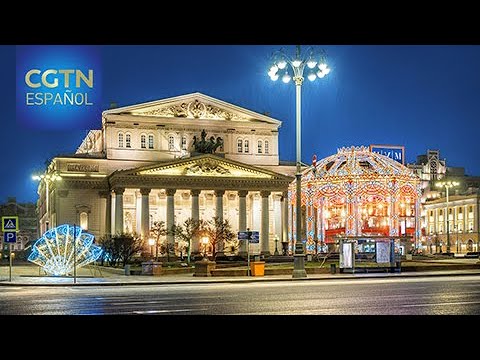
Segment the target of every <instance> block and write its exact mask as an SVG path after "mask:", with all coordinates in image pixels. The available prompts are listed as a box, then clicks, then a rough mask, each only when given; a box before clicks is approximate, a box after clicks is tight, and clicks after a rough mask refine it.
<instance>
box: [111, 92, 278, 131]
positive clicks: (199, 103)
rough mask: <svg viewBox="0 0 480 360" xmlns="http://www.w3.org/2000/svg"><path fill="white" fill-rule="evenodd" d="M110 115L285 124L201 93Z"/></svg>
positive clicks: (137, 106) (130, 107)
mask: <svg viewBox="0 0 480 360" xmlns="http://www.w3.org/2000/svg"><path fill="white" fill-rule="evenodd" d="M109 114H128V115H134V116H145V117H153V118H155V117H158V118H187V119H199V120H219V121H243V122H249V121H254V122H264V123H269V124H275V125H280V124H281V121H279V120H276V119H274V118H271V117H269V116H266V115H263V114H259V113H257V112H254V111H251V110H248V109H245V108H242V107H240V106H237V105H234V104H230V103H227V102H225V101H222V100H219V99H216V98H213V97H210V96H208V95H205V94H202V93H198V92H196V93H193V94H187V95H181V96H176V97H172V98H167V99H162V100H157V101H151V102H148V103H143V104H138V105H132V106H125V107H122V108H116V109H112V110H107V111H104V112H103V115H109Z"/></svg>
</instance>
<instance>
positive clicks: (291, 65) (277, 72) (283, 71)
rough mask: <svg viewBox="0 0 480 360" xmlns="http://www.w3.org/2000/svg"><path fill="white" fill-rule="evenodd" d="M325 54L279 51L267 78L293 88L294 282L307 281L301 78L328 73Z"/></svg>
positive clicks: (317, 51) (310, 50)
mask: <svg viewBox="0 0 480 360" xmlns="http://www.w3.org/2000/svg"><path fill="white" fill-rule="evenodd" d="M325 60H326V54H325V51H324V50H321V49H315V48H313V47H310V48H308V50H307V52H306V53H303V54H302V52H301V47H300V45H297V47H296V51H295V55H293V56H290V55H288V54H287V53H286V52H285V50H284V49H280V50H278V51H276V52H274V53H273V55H272V66H271V67H270V71H269V72H268V75H269V76H270V79H271V80H272V81H277V80H278V79H279V78H281V79H282V82H284V83H285V84H288V83H289V82H290V80H292V79H293V81H294V83H295V88H296V102H295V104H296V116H295V117H296V166H297V168H296V173H295V177H296V221H295V236H296V242H295V253H294V263H293V273H292V277H293V278H302V277H307V273H306V271H305V253H304V249H303V242H302V231H301V227H302V195H301V191H302V187H301V178H302V167H301V161H302V154H301V151H302V144H301V140H302V137H301V130H302V125H301V115H302V108H301V105H302V85H303V80H304V77H303V74H304V71H305V69H308V70H307V71H308V74H307V78H308V80H310V81H315V80H316V79H317V78H319V79H322V78H324V77H325V76H326V75H328V73H329V72H330V69H329V68H328V66H327V64H326V61H325ZM290 73H291V74H292V75H293V77H292V76H291V75H290Z"/></svg>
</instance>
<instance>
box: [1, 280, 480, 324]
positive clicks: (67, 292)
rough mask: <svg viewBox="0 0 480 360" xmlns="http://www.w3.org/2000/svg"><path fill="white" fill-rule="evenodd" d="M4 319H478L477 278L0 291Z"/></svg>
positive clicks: (40, 288)
mask: <svg viewBox="0 0 480 360" xmlns="http://www.w3.org/2000/svg"><path fill="white" fill-rule="evenodd" d="M0 314H2V315H3V314H35V315H47V314H48V315H58V314H59V315H67V314H71V315H77V314H89V315H95V314H160V315H162V314H165V315H171V314H174V315H182V314H185V315H187V314H209V315H239V314H241V315H247V314H249V315H250V314H275V315H290V314H292V315H300V314H302V315H303V314H316V315H322V314H335V315H337V314H341V315H347V314H355V315H366V314H389V315H390V314H418V315H422V314H429V315H435V314H442V315H445V314H462V315H464V314H465V315H471V314H480V276H451V277H448V276H445V277H423V278H422V277H416V278H387V279H358V280H357V279H355V280H328V281H326V280H309V281H292V282H254V283H240V284H189V285H148V286H116V287H106V286H104V287H101V286H99V287H75V288H74V287H56V288H46V287H6V286H5V287H1V288H0Z"/></svg>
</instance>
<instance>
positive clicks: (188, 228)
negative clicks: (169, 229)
mask: <svg viewBox="0 0 480 360" xmlns="http://www.w3.org/2000/svg"><path fill="white" fill-rule="evenodd" d="M205 226H206V223H205V221H203V220H194V219H192V218H188V219H187V220H185V222H184V223H183V225H174V228H173V234H174V236H175V238H176V239H177V242H178V244H179V248H181V247H180V246H181V245H180V242H183V243H186V245H185V248H186V250H187V262H188V263H190V256H191V252H192V241H199V238H200V235H201V234H202V232H203V231H204V228H205Z"/></svg>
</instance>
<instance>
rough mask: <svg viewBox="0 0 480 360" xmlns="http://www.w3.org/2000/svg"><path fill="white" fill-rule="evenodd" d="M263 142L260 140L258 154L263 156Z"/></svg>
mask: <svg viewBox="0 0 480 360" xmlns="http://www.w3.org/2000/svg"><path fill="white" fill-rule="evenodd" d="M262 148H263V146H262V140H258V153H259V154H261V153H262Z"/></svg>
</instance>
